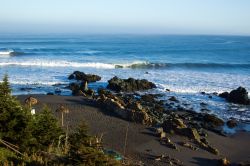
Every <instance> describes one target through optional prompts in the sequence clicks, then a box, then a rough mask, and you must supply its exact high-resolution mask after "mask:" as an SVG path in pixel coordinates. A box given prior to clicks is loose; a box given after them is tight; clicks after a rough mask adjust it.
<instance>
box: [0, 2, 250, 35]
mask: <svg viewBox="0 0 250 166" xmlns="http://www.w3.org/2000/svg"><path fill="white" fill-rule="evenodd" d="M0 8H1V9H0V33H8V32H10V33H13V32H15V33H21V32H32V33H43V32H48V33H56V32H57V33H146V34H151V33H158V34H235V35H237V34H239V35H250V0H0Z"/></svg>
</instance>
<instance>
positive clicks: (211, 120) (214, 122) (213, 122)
mask: <svg viewBox="0 0 250 166" xmlns="http://www.w3.org/2000/svg"><path fill="white" fill-rule="evenodd" d="M203 120H204V123H206V126H208V125H209V126H211V127H215V128H216V127H220V126H223V125H224V121H223V120H222V119H220V118H218V117H216V116H215V115H211V114H205V115H204V117H203Z"/></svg>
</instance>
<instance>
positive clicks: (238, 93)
mask: <svg viewBox="0 0 250 166" xmlns="http://www.w3.org/2000/svg"><path fill="white" fill-rule="evenodd" d="M219 96H220V97H222V98H225V99H226V100H227V101H228V102H231V103H235V104H244V105H249V104H250V99H249V97H248V92H247V90H246V89H245V88H243V87H238V88H237V89H235V90H232V91H231V92H230V93H228V92H224V93H221V94H220V95H219Z"/></svg>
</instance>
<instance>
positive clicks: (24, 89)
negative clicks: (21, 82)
mask: <svg viewBox="0 0 250 166" xmlns="http://www.w3.org/2000/svg"><path fill="white" fill-rule="evenodd" d="M20 90H21V91H31V90H33V88H20Z"/></svg>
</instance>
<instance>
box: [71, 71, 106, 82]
mask: <svg viewBox="0 0 250 166" xmlns="http://www.w3.org/2000/svg"><path fill="white" fill-rule="evenodd" d="M68 79H69V80H72V79H75V80H78V81H84V82H85V81H86V82H88V83H89V82H96V81H100V80H101V77H100V76H98V75H94V74H85V73H84V72H80V71H74V73H72V74H71V75H69V77H68Z"/></svg>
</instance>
